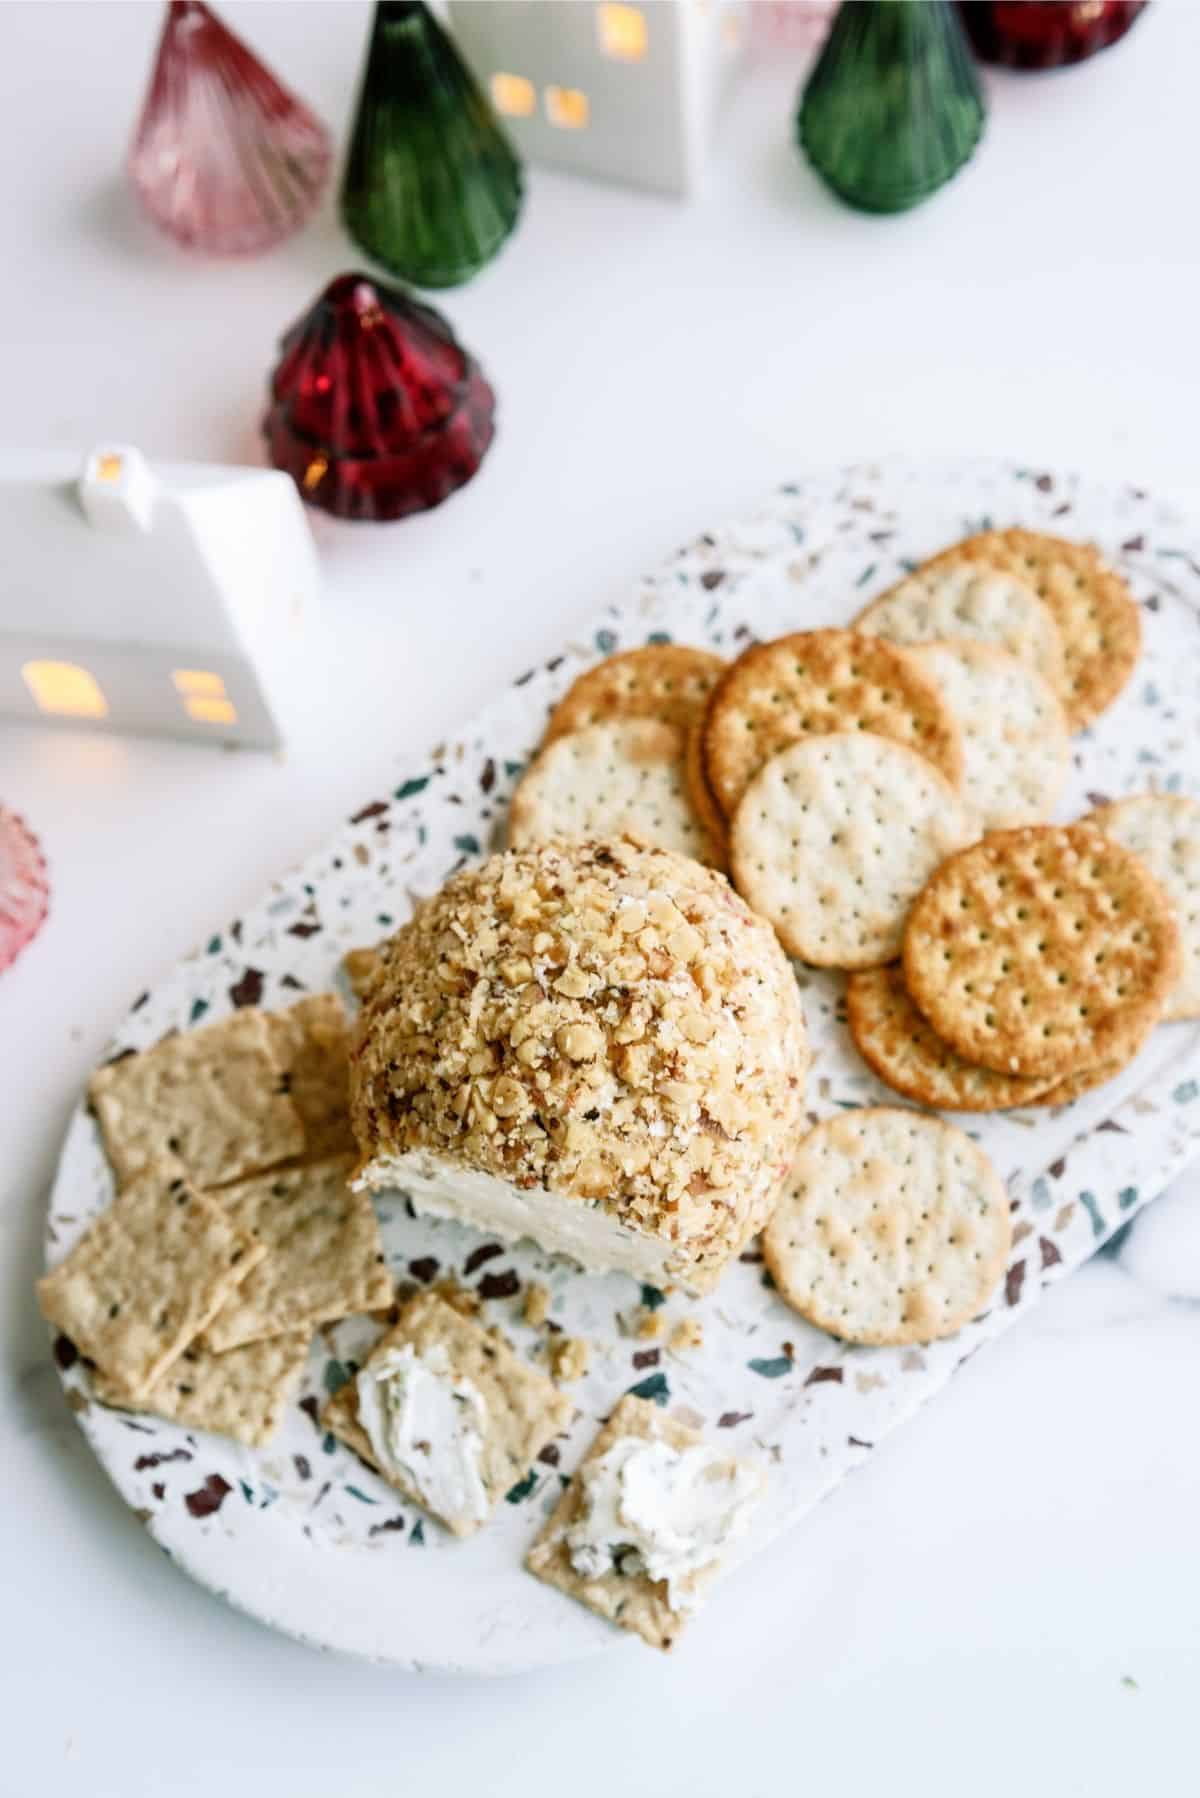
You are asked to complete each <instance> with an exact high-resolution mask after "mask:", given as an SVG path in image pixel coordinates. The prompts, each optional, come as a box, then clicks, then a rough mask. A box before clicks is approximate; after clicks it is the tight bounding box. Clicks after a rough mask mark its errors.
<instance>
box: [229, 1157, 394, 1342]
mask: <svg viewBox="0 0 1200 1798" xmlns="http://www.w3.org/2000/svg"><path fill="white" fill-rule="evenodd" d="M353 1169H354V1157H353V1156H352V1155H339V1156H335V1157H333V1158H331V1159H330V1160H327V1161H316V1162H306V1163H305V1164H304V1165H303V1166H302V1167H291V1168H277V1169H276V1171H275V1172H274V1173H272V1174H259V1175H257V1176H256V1177H255V1178H254V1179H252V1180H241V1181H239V1182H238V1183H237V1184H236V1185H234V1186H226V1187H224V1188H223V1189H222V1191H221V1192H220V1193H218V1194H217V1195H216V1197H217V1199H218V1201H219V1203H220V1205H221V1207H222V1209H223V1210H224V1211H225V1213H226V1214H227V1216H228V1217H229V1218H230V1219H231V1220H232V1221H233V1222H234V1223H235V1224H236V1225H237V1226H238V1228H239V1229H240V1230H243V1231H245V1232H247V1233H248V1234H249V1235H250V1236H252V1237H253V1238H254V1239H255V1241H257V1242H261V1243H262V1244H263V1245H264V1246H265V1247H266V1248H267V1250H268V1251H269V1253H268V1255H267V1257H266V1259H265V1260H264V1261H263V1262H262V1263H261V1264H260V1265H259V1266H258V1267H256V1268H255V1269H254V1271H253V1272H252V1273H250V1274H248V1275H247V1277H246V1279H245V1280H243V1282H242V1283H241V1285H240V1286H239V1287H238V1290H237V1291H236V1292H235V1293H233V1294H231V1296H230V1298H229V1299H228V1300H227V1302H226V1303H225V1304H224V1305H223V1306H222V1308H221V1310H220V1311H219V1312H218V1313H217V1315H216V1316H215V1317H214V1318H213V1320H212V1322H211V1323H210V1324H209V1326H208V1330H207V1332H206V1346H207V1347H208V1348H211V1349H213V1350H215V1351H216V1352H217V1353H218V1354H220V1353H223V1352H224V1351H225V1350H227V1349H232V1348H237V1347H238V1346H239V1345H240V1344H242V1343H244V1342H260V1341H261V1340H262V1339H263V1338H264V1337H267V1336H279V1335H282V1334H283V1333H284V1331H287V1330H295V1329H299V1328H305V1329H310V1330H311V1328H312V1327H313V1326H314V1325H315V1324H318V1323H323V1322H327V1321H329V1320H331V1319H334V1318H339V1317H348V1316H350V1315H351V1314H352V1313H354V1312H358V1311H375V1310H378V1309H380V1308H381V1307H382V1306H384V1305H387V1304H389V1303H390V1302H391V1296H392V1278H391V1275H390V1274H389V1273H388V1271H387V1263H386V1261H385V1259H384V1253H383V1243H382V1241H381V1240H380V1235H379V1224H378V1222H377V1221H376V1217H375V1208H374V1206H373V1205H372V1204H371V1200H370V1198H369V1197H368V1195H367V1194H366V1193H364V1192H354V1191H353V1190H352V1189H351V1187H350V1185H349V1177H350V1174H351V1173H352V1172H353Z"/></svg>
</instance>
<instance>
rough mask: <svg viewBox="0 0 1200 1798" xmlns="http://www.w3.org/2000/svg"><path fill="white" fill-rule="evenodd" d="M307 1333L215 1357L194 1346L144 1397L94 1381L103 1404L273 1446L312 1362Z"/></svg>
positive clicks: (101, 1379)
mask: <svg viewBox="0 0 1200 1798" xmlns="http://www.w3.org/2000/svg"><path fill="white" fill-rule="evenodd" d="M309 1341H310V1335H309V1332H308V1331H307V1330H290V1331H289V1332H288V1333H287V1335H286V1336H272V1337H271V1339H270V1341H269V1342H251V1343H247V1345H246V1346H245V1347H244V1348H235V1349H230V1351H229V1353H228V1354H226V1355H214V1354H212V1353H211V1352H210V1351H209V1350H208V1349H203V1348H199V1347H197V1346H196V1345H195V1344H194V1343H193V1345H192V1346H191V1347H190V1348H186V1349H184V1351H183V1353H182V1355H180V1356H179V1358H178V1360H177V1361H174V1362H172V1364H171V1366H170V1367H169V1368H168V1369H167V1371H166V1373H165V1374H163V1375H162V1377H161V1379H159V1380H157V1381H156V1382H155V1384H154V1385H153V1386H151V1387H150V1389H149V1391H148V1392H147V1393H145V1394H144V1396H143V1397H142V1398H140V1399H131V1398H130V1397H129V1395H128V1394H127V1393H125V1392H122V1391H121V1389H120V1387H119V1386H114V1385H113V1384H112V1382H111V1381H109V1380H106V1379H105V1378H104V1377H103V1375H101V1376H99V1377H98V1378H97V1380H96V1383H95V1392H96V1397H97V1398H98V1399H99V1400H100V1403H101V1404H103V1405H115V1406H116V1407H117V1408H118V1409H119V1410H123V1411H146V1412H149V1413H150V1414H151V1415H152V1416H154V1417H165V1418H167V1419H168V1420H169V1421H170V1422H171V1423H181V1424H183V1426H184V1428H185V1429H189V1430H213V1431H214V1432H215V1433H216V1434H217V1435H218V1436H232V1437H233V1439H234V1441H235V1442H244V1443H245V1444H246V1446H247V1448H261V1447H262V1445H263V1443H264V1442H269V1441H270V1439H271V1437H272V1436H273V1435H274V1434H275V1432H276V1430H277V1429H278V1428H279V1425H280V1424H281V1422H282V1421H283V1413H284V1411H285V1410H286V1408H287V1405H288V1402H289V1400H290V1399H291V1397H292V1395H293V1393H294V1392H295V1391H296V1388H297V1387H298V1386H299V1384H300V1376H301V1374H302V1372H303V1371H304V1363H305V1361H306V1360H307V1359H308V1345H309Z"/></svg>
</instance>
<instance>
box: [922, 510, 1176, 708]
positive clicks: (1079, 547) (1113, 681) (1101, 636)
mask: <svg viewBox="0 0 1200 1798" xmlns="http://www.w3.org/2000/svg"><path fill="white" fill-rule="evenodd" d="M963 563H968V564H974V565H978V564H980V563H982V564H983V565H984V566H985V567H987V568H998V569H1001V570H1003V571H1004V572H1005V573H1008V574H1015V575H1016V576H1017V577H1018V578H1019V579H1020V580H1023V581H1027V582H1028V583H1029V585H1030V586H1031V587H1033V588H1034V589H1035V591H1036V592H1037V594H1038V597H1039V598H1040V599H1042V600H1043V601H1044V602H1045V604H1046V605H1047V606H1048V607H1049V608H1050V611H1051V613H1052V614H1053V616H1054V621H1055V623H1056V624H1057V625H1058V630H1059V635H1060V637H1061V639H1062V647H1063V657H1064V661H1065V666H1066V688H1065V690H1064V694H1063V704H1064V707H1065V708H1066V713H1067V717H1068V720H1069V722H1070V726H1071V729H1072V730H1083V729H1084V727H1085V726H1086V725H1088V724H1092V723H1094V722H1095V720H1096V719H1097V718H1098V717H1099V716H1100V714H1101V712H1103V711H1105V710H1106V709H1107V708H1108V707H1109V706H1110V705H1111V704H1112V702H1113V700H1114V699H1115V698H1116V697H1117V695H1118V693H1120V691H1121V689H1122V688H1123V687H1124V685H1125V683H1126V681H1127V680H1128V679H1129V677H1130V675H1131V674H1132V673H1133V670H1134V666H1135V664H1136V662H1137V659H1138V654H1139V652H1140V650H1141V646H1142V621H1141V614H1140V613H1139V611H1138V608H1137V605H1136V603H1135V602H1134V599H1133V596H1132V594H1131V593H1130V591H1129V588H1128V587H1127V586H1126V585H1125V582H1124V581H1123V580H1122V579H1121V577H1120V575H1119V574H1117V573H1116V571H1115V570H1114V569H1112V568H1110V567H1109V566H1108V564H1107V563H1106V562H1105V561H1104V560H1103V558H1102V557H1101V555H1100V553H1099V551H1098V550H1096V549H1094V548H1093V547H1092V545H1091V544H1090V543H1067V542H1065V541H1064V540H1063V539H1062V538H1061V537H1047V536H1044V535H1043V534H1042V533H1041V532H1039V531H1023V530H1009V531H982V532H980V534H979V535H978V536H976V537H968V538H966V540H965V541H964V542H962V543H953V544H951V545H950V547H949V548H948V549H944V550H942V551H941V553H940V554H939V555H937V556H935V557H934V558H933V561H932V562H931V563H926V564H925V569H919V570H918V573H924V572H925V571H926V570H928V569H930V568H946V567H955V566H959V565H961V564H963Z"/></svg>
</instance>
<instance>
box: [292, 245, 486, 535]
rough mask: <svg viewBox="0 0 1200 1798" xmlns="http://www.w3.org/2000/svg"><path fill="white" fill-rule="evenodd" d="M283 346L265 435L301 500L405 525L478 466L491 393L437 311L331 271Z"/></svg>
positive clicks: (391, 290) (391, 289) (338, 511)
mask: <svg viewBox="0 0 1200 1798" xmlns="http://www.w3.org/2000/svg"><path fill="white" fill-rule="evenodd" d="M280 347H281V350H282V354H281V356H280V359H279V362H278V363H277V365H276V367H275V371H274V373H273V375H272V377H271V405H270V408H269V410H268V412H267V416H266V418H265V420H264V421H263V431H264V433H265V435H266V439H267V446H268V449H269V451H270V456H271V460H272V462H273V463H274V464H275V466H276V468H281V469H283V471H284V472H285V473H286V474H290V475H291V477H292V479H293V480H294V481H295V483H296V485H297V486H298V487H299V489H300V494H301V497H302V498H303V499H305V500H307V501H308V503H309V504H310V505H313V506H320V507H321V508H322V510H324V511H326V512H332V513H333V514H334V515H335V516H336V517H338V518H370V519H388V518H404V517H406V516H407V515H408V514H409V513H410V512H423V511H425V510H426V509H427V508H428V507H430V506H437V505H440V504H441V502H442V501H443V500H444V499H446V498H448V497H449V495H450V494H451V493H453V492H454V491H455V490H456V489H457V488H459V487H461V486H463V485H464V484H465V483H466V482H467V481H469V480H470V478H471V476H472V475H473V474H474V473H475V470H476V469H477V468H478V467H479V464H480V462H482V460H483V457H484V454H485V453H486V451H487V448H488V445H489V444H490V443H491V441H492V436H493V433H494V429H495V424H494V415H495V407H496V401H495V396H494V394H493V393H492V390H491V388H490V387H489V386H488V384H487V382H486V381H485V380H484V378H483V375H482V373H481V372H480V369H479V365H478V363H476V361H475V360H474V358H473V357H472V356H470V355H468V354H467V352H466V350H464V349H463V347H462V345H461V344H460V343H459V342H458V341H457V339H456V338H455V336H454V333H453V332H452V331H451V329H450V327H449V325H448V324H447V323H446V321H445V319H444V318H443V317H442V316H441V314H440V313H438V312H434V311H433V309H432V308H431V307H429V306H422V305H421V304H420V303H419V301H417V300H414V299H411V298H410V297H409V296H408V295H407V294H406V293H403V292H402V291H401V289H400V288H398V287H387V286H384V285H383V283H382V282H374V281H372V280H370V279H369V278H368V277H367V276H366V275H339V276H338V278H337V279H336V280H335V281H332V282H330V284H329V286H328V287H327V288H326V289H325V291H324V293H323V294H322V295H321V297H320V299H319V300H318V301H317V303H316V305H315V306H314V307H313V308H312V310H311V311H310V312H307V313H306V314H305V315H304V317H303V318H302V319H300V320H299V321H298V322H297V323H296V324H294V325H293V326H292V328H291V330H290V331H288V332H287V334H286V335H285V337H284V339H283V342H282V344H281V346H280Z"/></svg>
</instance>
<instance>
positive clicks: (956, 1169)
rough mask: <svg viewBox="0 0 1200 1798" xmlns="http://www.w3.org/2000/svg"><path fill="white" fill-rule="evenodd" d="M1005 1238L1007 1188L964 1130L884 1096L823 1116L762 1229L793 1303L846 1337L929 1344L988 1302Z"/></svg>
mask: <svg viewBox="0 0 1200 1798" xmlns="http://www.w3.org/2000/svg"><path fill="white" fill-rule="evenodd" d="M1011 1243H1012V1222H1011V1217H1010V1213H1009V1204H1008V1195H1007V1193H1006V1192H1005V1190H1004V1185H1003V1183H1002V1181H1001V1179H1000V1176H999V1175H998V1174H997V1172H996V1170H995V1168H994V1167H993V1166H992V1164H991V1162H990V1161H989V1160H988V1158H987V1156H986V1155H985V1154H984V1152H983V1150H982V1149H980V1148H979V1147H978V1146H977V1145H976V1144H975V1143H973V1142H972V1141H971V1138H970V1137H969V1136H967V1135H966V1134H965V1132H963V1131H962V1130H959V1129H956V1128H955V1126H954V1125H953V1124H947V1123H945V1122H943V1120H942V1119H941V1118H931V1117H925V1116H923V1115H922V1114H921V1113H920V1112H916V1111H903V1110H900V1109H898V1108H892V1107H890V1106H879V1107H877V1108H871V1109H867V1110H863V1111H848V1112H844V1113H843V1114H842V1115H841V1116H840V1117H835V1118H829V1119H827V1120H826V1122H825V1123H823V1124H818V1125H817V1127H816V1129H815V1130H813V1131H811V1132H810V1133H809V1135H808V1136H806V1137H805V1139H804V1141H803V1142H802V1143H801V1144H800V1149H799V1152H798V1154H797V1156H796V1159H795V1161H794V1162H793V1163H792V1167H791V1171H790V1173H789V1174H788V1176H787V1178H786V1179H785V1181H784V1184H783V1189H782V1192H781V1194H780V1197H779V1201H778V1203H777V1205H776V1207H775V1210H774V1212H773V1213H772V1216H771V1219H770V1222H769V1223H768V1224H767V1227H766V1229H765V1231H764V1232H763V1254H764V1258H765V1260H766V1264H767V1266H768V1268H769V1269H770V1271H771V1274H772V1277H773V1278H774V1281H775V1284H776V1286H777V1287H778V1289H779V1292H780V1295H781V1296H782V1297H783V1298H784V1299H785V1300H786V1301H787V1303H788V1304H789V1305H791V1306H792V1308H793V1309H794V1310H796V1311H798V1312H799V1313H800V1315H801V1316H802V1317H805V1318H807V1319H808V1321H809V1322H810V1323H813V1324H816V1325H817V1327H818V1329H822V1330H828V1331H829V1332H830V1334H831V1335H834V1336H840V1337H841V1338H842V1339H843V1341H846V1342H863V1343H874V1344H879V1345H883V1344H890V1343H905V1342H933V1341H935V1340H936V1339H937V1338H938V1337H941V1336H952V1335H953V1334H954V1332H955V1331H956V1330H959V1329H961V1328H962V1326H963V1324H965V1323H967V1322H969V1320H970V1319H971V1318H972V1317H975V1316H977V1315H978V1313H979V1312H980V1311H981V1310H982V1309H983V1307H984V1306H985V1305H986V1304H987V1301H988V1299H989V1298H990V1296H991V1294H992V1292H993V1291H994V1290H995V1287H996V1284H997V1282H998V1281H999V1279H1000V1276H1001V1274H1002V1273H1003V1271H1004V1266H1005V1263H1006V1261H1007V1259H1008V1252H1009V1248H1010V1246H1011Z"/></svg>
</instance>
